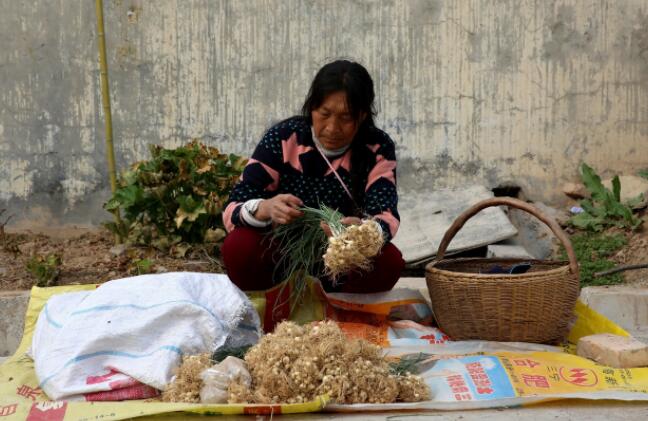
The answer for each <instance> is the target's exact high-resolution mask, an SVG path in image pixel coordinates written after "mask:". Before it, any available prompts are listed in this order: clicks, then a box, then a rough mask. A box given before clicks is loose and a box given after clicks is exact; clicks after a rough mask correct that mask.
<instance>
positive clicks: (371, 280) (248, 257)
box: [221, 227, 405, 293]
mask: <svg viewBox="0 0 648 421" xmlns="http://www.w3.org/2000/svg"><path fill="white" fill-rule="evenodd" d="M221 253H222V255H223V261H224V263H225V270H226V271H227V275H228V276H229V278H230V279H231V280H232V282H234V283H235V284H236V286H238V287H239V288H240V289H242V290H243V291H261V290H266V289H270V288H272V287H273V286H274V285H275V284H276V283H277V282H281V281H282V280H283V279H273V274H274V272H275V266H276V262H277V255H276V250H273V247H272V245H271V243H270V241H269V239H268V238H267V236H266V235H265V234H264V233H263V232H261V231H259V230H256V229H254V228H247V227H237V228H235V229H234V230H233V231H232V232H230V233H229V234H228V235H227V237H225V241H224V243H223V247H222V249H221ZM404 266H405V261H404V260H403V256H402V255H401V252H400V250H398V248H396V246H394V245H393V244H392V243H387V244H386V245H385V246H384V247H383V248H382V250H381V251H380V254H378V256H376V257H375V259H374V262H373V268H372V270H371V271H369V272H364V271H362V272H361V271H354V272H351V273H349V274H347V275H345V276H342V277H341V278H340V279H338V282H337V284H336V286H335V287H334V286H333V285H332V283H331V280H330V279H326V278H325V279H320V280H321V281H322V285H323V286H324V289H325V290H327V291H336V292H354V293H370V292H382V291H389V290H390V289H392V288H393V286H394V284H396V282H397V281H398V278H399V277H400V274H401V271H402V270H403V267H404Z"/></svg>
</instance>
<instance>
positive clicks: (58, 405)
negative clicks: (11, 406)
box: [26, 402, 67, 421]
mask: <svg viewBox="0 0 648 421" xmlns="http://www.w3.org/2000/svg"><path fill="white" fill-rule="evenodd" d="M66 409H67V402H36V403H34V404H33V405H32V407H31V409H30V410H29V414H28V415H27V420H26V421H63V418H65V411H66Z"/></svg>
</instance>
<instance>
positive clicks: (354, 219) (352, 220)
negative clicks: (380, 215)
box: [320, 216, 362, 237]
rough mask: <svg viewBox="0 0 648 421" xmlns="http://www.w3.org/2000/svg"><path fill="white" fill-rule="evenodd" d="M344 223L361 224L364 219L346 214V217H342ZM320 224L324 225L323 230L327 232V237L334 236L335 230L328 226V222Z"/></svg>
mask: <svg viewBox="0 0 648 421" xmlns="http://www.w3.org/2000/svg"><path fill="white" fill-rule="evenodd" d="M340 222H342V223H343V224H344V225H360V224H362V219H360V218H358V217H357V216H345V217H344V218H342V219H341V221H340ZM320 226H321V227H322V230H324V233H325V234H326V236H327V237H332V236H333V232H331V227H329V226H328V224H327V223H326V222H324V221H322V222H321V223H320Z"/></svg>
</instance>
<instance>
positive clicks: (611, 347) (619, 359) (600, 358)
mask: <svg viewBox="0 0 648 421" xmlns="http://www.w3.org/2000/svg"><path fill="white" fill-rule="evenodd" d="M576 353H577V354H578V355H580V356H581V357H585V358H589V359H591V360H594V361H596V362H597V363H599V364H602V365H605V366H609V367H615V368H632V367H645V366H648V345H647V344H645V343H643V342H641V341H638V340H637V339H635V338H632V337H628V336H619V335H612V334H609V333H602V334H598V335H590V336H585V337H583V338H581V339H580V340H579V341H578V346H577V349H576Z"/></svg>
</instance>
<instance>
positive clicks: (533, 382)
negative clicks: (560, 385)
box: [522, 374, 549, 389]
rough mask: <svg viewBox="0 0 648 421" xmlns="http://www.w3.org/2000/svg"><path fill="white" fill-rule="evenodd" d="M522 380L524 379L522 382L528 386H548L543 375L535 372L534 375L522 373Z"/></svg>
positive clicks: (544, 387)
mask: <svg viewBox="0 0 648 421" xmlns="http://www.w3.org/2000/svg"><path fill="white" fill-rule="evenodd" d="M522 380H524V384H526V385H527V386H530V387H538V388H542V389H547V388H549V380H547V378H546V377H545V376H541V375H537V374H536V375H531V374H523V375H522Z"/></svg>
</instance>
